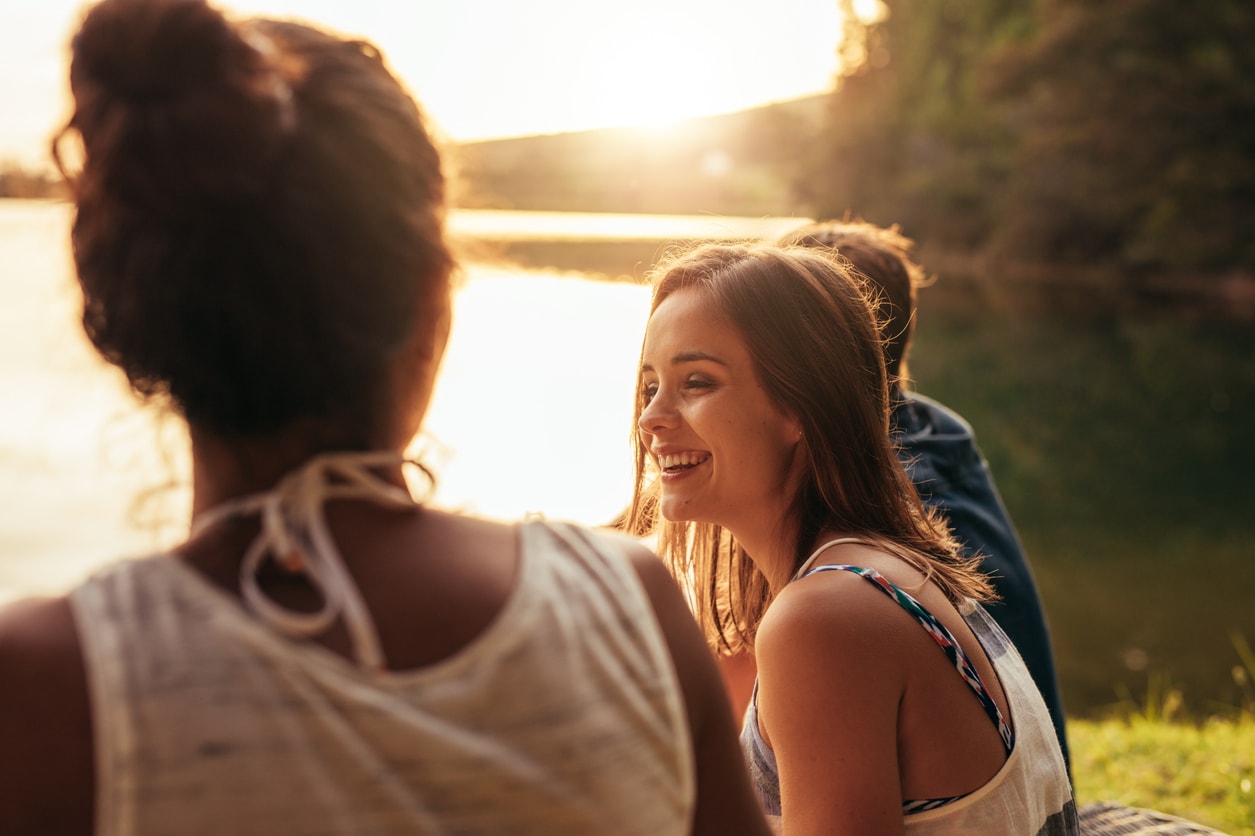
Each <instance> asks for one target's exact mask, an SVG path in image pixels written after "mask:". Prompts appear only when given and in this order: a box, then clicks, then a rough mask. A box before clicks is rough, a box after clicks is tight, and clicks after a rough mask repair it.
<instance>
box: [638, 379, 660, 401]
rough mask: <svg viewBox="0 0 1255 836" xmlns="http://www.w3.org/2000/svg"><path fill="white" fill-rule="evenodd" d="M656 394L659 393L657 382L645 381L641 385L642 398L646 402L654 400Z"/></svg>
mask: <svg viewBox="0 0 1255 836" xmlns="http://www.w3.org/2000/svg"><path fill="white" fill-rule="evenodd" d="M656 394H658V384H657V383H645V384H643V385H642V386H641V400H642V401H644V402H645V403H649V402H650V401H652V400H653V399H654V395H656Z"/></svg>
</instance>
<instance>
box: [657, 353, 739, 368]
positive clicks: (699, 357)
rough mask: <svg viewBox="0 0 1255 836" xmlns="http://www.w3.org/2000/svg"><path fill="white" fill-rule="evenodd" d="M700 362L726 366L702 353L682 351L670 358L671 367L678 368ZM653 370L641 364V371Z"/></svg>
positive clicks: (715, 358)
mask: <svg viewBox="0 0 1255 836" xmlns="http://www.w3.org/2000/svg"><path fill="white" fill-rule="evenodd" d="M701 362H706V363H717V364H718V365H720V366H727V365H728V364H727V363H726V362H724V361H723V360H721V359H720V358H718V357H716V356H715V355H713V354H707V353H706V352H704V351H684V352H681V353H680V354H677V355H675V356H674V357H672V358H671V365H673V366H678V365H680V364H681V363H701ZM653 370H654V367H653V366H651V365H650V364H649V363H642V364H641V371H643V372H652V371H653Z"/></svg>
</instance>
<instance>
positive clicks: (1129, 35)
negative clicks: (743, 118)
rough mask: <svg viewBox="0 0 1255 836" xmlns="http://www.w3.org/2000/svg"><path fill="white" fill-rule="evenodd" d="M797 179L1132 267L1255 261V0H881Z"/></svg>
mask: <svg viewBox="0 0 1255 836" xmlns="http://www.w3.org/2000/svg"><path fill="white" fill-rule="evenodd" d="M840 2H841V3H842V6H843V7H844V10H845V11H846V12H847V21H849V23H848V27H847V28H848V31H847V32H846V33H845V40H844V42H843V43H844V51H845V53H846V55H847V58H848V59H850V61H849V64H848V66H849V69H848V70H847V71H846V73H845V74H844V75H843V77H841V78H840V79H839V80H838V84H837V87H836V90H835V92H834V93H833V94H832V95H831V97H830V101H829V110H828V120H827V124H826V129H825V132H824V133H825V141H824V142H823V143H822V147H821V148H820V149H818V150H817V151H816V153H815V156H814V157H813V159H812V162H811V164H810V166H808V170H807V171H806V173H805V176H804V178H802V179H799V180H797V181H796V182H795V189H796V190H797V191H798V193H799V195H801V196H803V197H804V198H806V199H808V200H810V201H811V202H812V203H813V204H814V206H815V208H816V210H817V212H818V213H819V214H823V215H827V216H840V215H842V214H844V213H847V212H854V213H857V214H859V215H862V216H863V217H866V218H867V219H868V220H873V221H878V222H882V223H889V222H896V223H900V224H902V225H903V226H904V227H905V228H906V229H907V230H909V232H910V233H911V234H912V235H913V236H914V237H916V238H918V239H921V240H924V241H927V242H928V244H929V246H930V247H937V248H944V249H947V250H955V251H960V252H969V253H970V252H980V253H985V254H991V255H995V256H999V257H1001V258H1004V259H1009V260H1020V261H1024V262H1032V263H1037V264H1045V265H1052V266H1055V267H1057V268H1078V269H1084V268H1096V269H1099V270H1103V271H1105V272H1109V273H1113V274H1116V273H1118V274H1119V275H1121V276H1122V277H1124V279H1125V280H1127V281H1129V282H1131V283H1132V284H1134V285H1136V284H1137V283H1138V282H1139V281H1143V280H1145V281H1150V280H1152V278H1153V277H1156V276H1164V275H1173V276H1178V277H1182V278H1185V277H1192V278H1196V279H1202V280H1204V281H1208V280H1219V279H1221V278H1223V277H1226V276H1230V277H1231V276H1233V275H1234V274H1240V275H1244V276H1247V277H1249V276H1250V275H1251V272H1252V270H1253V268H1255V234H1252V232H1253V231H1255V230H1253V228H1252V227H1253V225H1255V224H1253V222H1252V219H1253V218H1255V49H1252V48H1251V46H1250V44H1251V43H1252V41H1253V40H1255V4H1252V3H1250V2H1249V0H1209V2H1207V3H1182V2H1178V0H1098V1H1097V2H1095V0H1036V2H1030V3H1025V2H1022V1H1020V2H1017V1H1016V0H887V3H886V5H885V10H886V14H885V15H884V16H883V17H882V18H881V19H879V20H876V21H873V22H869V23H862V22H860V21H858V20H857V18H856V17H854V16H853V14H852V12H853V5H854V3H853V0H840Z"/></svg>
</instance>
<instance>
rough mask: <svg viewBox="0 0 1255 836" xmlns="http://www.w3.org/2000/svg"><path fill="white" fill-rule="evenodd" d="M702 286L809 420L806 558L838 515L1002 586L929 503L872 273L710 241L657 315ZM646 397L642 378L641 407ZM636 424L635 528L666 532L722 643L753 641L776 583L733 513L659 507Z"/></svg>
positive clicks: (948, 575)
mask: <svg viewBox="0 0 1255 836" xmlns="http://www.w3.org/2000/svg"><path fill="white" fill-rule="evenodd" d="M690 288H696V289H698V290H699V291H700V292H702V293H704V294H706V295H707V297H708V299H709V301H710V302H711V303H712V305H713V307H714V308H715V309H716V310H718V311H719V312H720V313H721V314H723V315H725V316H727V317H728V318H729V319H730V320H731V321H732V323H733V324H734V325H735V327H736V328H737V329H738V330H739V331H740V333H741V337H742V338H743V339H744V341H745V344H746V346H747V348H748V350H749V353H750V356H751V357H752V359H753V362H754V365H755V369H756V372H757V374H758V376H759V380H760V382H761V384H762V385H763V387H764V389H765V390H766V391H767V393H768V396H769V397H770V398H771V399H772V400H773V401H774V402H775V403H776V404H777V406H779V407H780V409H781V410H782V411H784V412H785V413H787V414H790V415H793V416H795V418H796V420H797V421H798V422H799V424H800V425H801V427H802V432H803V436H804V439H805V441H804V444H803V445H802V448H803V453H802V455H803V456H804V457H805V474H804V477H803V483H802V485H801V487H800V489H798V491H797V492H796V494H795V495H794V496H793V497H792V498H791V502H790V506H789V512H788V516H789V517H790V519H789V520H787V521H785V523H786V524H787V529H786V530H792V531H796V532H797V534H796V542H795V544H794V546H795V548H794V551H795V557H794V564H793V570H794V571H795V570H796V569H797V568H798V567H799V566H800V565H801V563H802V561H803V560H805V558H806V556H807V553H808V551H809V550H810V549H811V548H813V546H814V545H815V538H816V537H817V536H818V535H819V533H820V532H821V531H822V530H824V529H835V530H838V531H843V532H850V533H851V534H855V535H858V536H861V537H864V538H866V539H868V540H871V541H873V542H875V543H876V544H878V545H880V546H881V547H883V548H885V549H886V550H889V551H891V552H892V553H894V554H896V555H898V556H900V557H902V558H903V559H904V560H906V561H908V562H909V563H911V564H912V565H913V566H915V567H917V568H918V569H920V570H921V571H922V572H924V573H925V575H926V576H927V577H929V578H930V579H931V580H932V581H933V582H934V583H936V584H937V586H938V587H940V588H941V590H942V591H943V592H944V593H945V594H946V596H947V597H949V598H950V599H951V600H953V601H956V602H957V601H959V600H960V599H962V598H963V597H968V596H970V597H973V598H977V599H979V600H985V599H988V598H989V597H991V595H992V589H991V587H990V585H989V582H988V581H987V580H986V579H985V577H984V576H983V575H981V574H980V573H979V572H978V571H977V570H976V565H977V564H976V561H973V560H969V559H966V558H963V557H962V556H961V555H960V552H959V548H958V544H957V543H956V542H955V540H954V539H953V537H952V536H951V535H950V533H949V530H948V528H947V527H946V525H945V523H944V522H943V521H941V519H940V518H938V517H937V516H935V515H934V513H933V512H932V511H931V510H928V509H926V508H925V506H924V505H923V503H921V501H920V499H919V495H918V494H917V493H916V490H915V488H914V486H913V485H912V483H911V480H910V478H909V477H908V476H907V473H906V471H905V469H904V468H903V466H902V464H901V463H900V461H899V460H898V457H897V454H896V452H895V450H894V448H893V446H892V444H891V442H890V440H889V388H888V382H887V376H886V373H885V362H884V352H883V347H882V344H881V339H880V332H879V329H878V327H877V319H876V314H875V310H874V307H873V306H874V304H875V303H874V301H873V299H872V297H871V296H870V295H869V294H868V292H867V289H866V287H865V285H864V283H863V281H862V280H861V279H860V278H859V277H857V275H856V274H855V273H854V272H853V271H851V270H849V269H847V268H845V267H843V266H842V265H841V264H840V263H839V262H838V261H836V260H834V259H832V258H829V257H827V256H826V255H824V254H821V253H819V252H816V251H814V250H809V249H805V248H800V247H798V248H783V247H772V246H767V245H703V246H700V247H698V248H696V249H694V250H691V251H688V252H684V253H681V254H679V255H676V256H673V257H672V258H670V259H669V260H667V261H665V262H663V263H662V264H661V265H660V266H659V268H658V269H657V270H656V272H655V274H654V281H653V300H652V304H651V307H650V312H651V315H652V313H653V311H655V310H657V308H658V306H659V305H660V304H661V303H662V302H663V301H664V300H665V299H667V298H668V297H669V296H671V295H672V294H673V293H675V292H677V291H679V290H682V289H690ZM644 405H645V400H644V393H643V391H640V388H639V384H638V392H637V398H636V408H635V415H634V419H637V420H638V419H639V418H640V416H641V413H642V411H643V409H644ZM632 432H633V441H634V447H635V454H636V456H635V457H636V483H635V490H634V493H633V500H632V505H631V508H630V509H629V511H628V519H627V529H628V530H629V531H632V532H634V533H637V534H642V533H645V532H649V531H655V532H656V533H657V535H658V550H659V553H660V554H661V555H662V557H663V559H664V560H665V561H666V562H667V564H668V566H669V567H670V568H671V570H672V572H673V574H675V575H676V577H677V579H678V580H679V581H680V583H681V585H682V586H684V587H685V588H686V589H687V590H688V591H689V593H690V597H691V603H692V604H693V606H694V609H695V611H696V613H697V616H698V620H699V621H700V622H701V624H702V626H703V628H704V630H705V632H706V635H707V638H708V640H709V641H710V642H711V643H712V645H713V646H714V647H715V648H716V649H717V650H721V651H724V652H729V651H737V650H740V649H742V648H744V647H746V646H752V644H753V638H754V634H755V633H756V631H757V628H758V623H759V621H760V620H761V619H762V615H763V613H764V612H765V611H766V609H767V606H768V604H770V603H771V592H770V590H771V587H772V585H771V583H769V581H768V578H767V577H765V576H764V574H763V573H762V571H761V570H760V569H759V568H758V567H757V566H756V565H755V564H754V562H753V561H752V560H751V559H750V558H749V556H748V555H747V554H746V553H745V551H744V549H743V548H741V546H740V545H739V544H738V543H737V542H736V539H735V538H734V537H733V536H732V534H731V533H730V532H729V531H728V530H727V529H725V528H723V527H722V526H718V525H715V524H711V523H690V522H684V521H674V522H673V521H666V520H661V519H660V518H659V517H658V512H657V490H658V483H657V475H658V474H657V469H656V466H655V464H654V463H653V461H652V459H651V458H650V456H649V455H648V451H647V449H646V446H645V442H644V440H643V438H642V436H641V431H640V429H639V427H638V426H637V425H636V423H635V422H634V423H633V430H632ZM781 489H782V490H783V489H784V486H783V485H781ZM790 574H791V573H790ZM772 580H775V581H777V582H778V581H779V580H780V579H772ZM785 580H787V578H785Z"/></svg>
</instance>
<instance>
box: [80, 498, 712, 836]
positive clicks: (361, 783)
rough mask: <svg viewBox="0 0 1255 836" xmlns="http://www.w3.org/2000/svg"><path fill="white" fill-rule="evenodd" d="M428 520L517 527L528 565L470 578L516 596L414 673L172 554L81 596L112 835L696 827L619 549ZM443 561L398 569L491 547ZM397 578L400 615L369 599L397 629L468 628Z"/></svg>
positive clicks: (671, 715) (645, 629)
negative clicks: (384, 664)
mask: <svg viewBox="0 0 1255 836" xmlns="http://www.w3.org/2000/svg"><path fill="white" fill-rule="evenodd" d="M427 515H428V514H427V513H426V512H424V513H423V514H422V515H421V516H427ZM432 516H434V517H435V519H433V520H432V521H431V522H429V523H428V526H429V527H431V528H432V529H434V532H433V533H434V534H435V537H434V538H428V540H427V542H429V543H433V544H434V543H436V542H439V538H440V537H441V536H443V534H442V533H441V530H442V529H444V530H445V531H446V532H448V533H455V532H460V533H463V534H465V533H471V532H472V531H473V530H474V529H476V528H479V529H481V531H479V532H476V533H475V534H474V535H473V537H472V539H470V540H469V541H468V542H470V543H476V542H479V541H481V540H482V536H483V535H484V534H487V535H488V537H489V538H499V537H500V536H501V535H502V534H503V533H507V534H508V536H509V537H510V538H511V539H513V538H515V537H517V546H515V545H514V544H513V543H508V544H507V549H506V550H505V554H506V555H510V554H511V553H512V552H513V553H515V554H517V560H516V561H514V563H516V566H511V565H510V561H509V560H506V561H502V560H501V559H500V558H496V557H494V558H490V560H492V561H493V562H494V563H495V564H497V565H498V566H500V567H502V569H498V568H489V569H486V570H485V569H479V570H473V571H475V572H476V573H477V574H480V575H481V576H482V577H484V578H487V579H494V578H500V577H503V576H504V577H506V578H507V579H508V581H509V584H508V587H507V588H508V592H507V595H506V598H505V600H504V601H503V603H502V605H501V606H500V607H499V608H498V611H496V612H495V614H494V615H493V616H492V617H491V618H490V620H489V623H488V624H487V626H486V628H485V629H484V630H483V631H482V632H481V633H480V634H478V635H476V636H474V637H472V638H471V639H470V641H469V643H467V644H465V646H463V647H461V648H459V649H456V650H455V651H454V652H453V653H452V655H446V656H444V657H443V658H441V659H440V660H439V661H436V662H434V663H429V664H424V665H422V666H421V667H417V668H411V669H402V670H394V669H389V670H382V671H370V670H363V669H362V668H361V667H360V666H357V665H354V664H352V663H351V662H349V661H348V660H346V659H344V658H343V657H341V656H340V655H338V654H337V653H335V652H329V651H328V649H327V647H325V646H323V645H320V644H313V643H308V642H305V643H293V642H291V641H287V640H284V639H282V638H280V637H277V636H276V635H274V632H273V631H272V630H270V629H268V628H266V627H264V626H263V625H261V624H259V623H258V622H257V620H256V619H255V618H254V617H253V616H252V615H250V614H248V613H247V612H246V611H244V610H243V609H242V608H241V606H240V602H239V601H238V600H237V599H235V598H233V597H232V596H230V595H224V594H223V592H222V590H220V589H219V588H217V587H216V586H214V585H213V584H211V583H207V582H206V580H205V578H204V577H203V576H202V575H200V574H199V573H198V572H195V571H194V570H189V567H188V566H187V565H186V564H184V563H182V562H181V561H177V560H169V559H167V558H166V557H164V556H159V557H154V558H149V559H147V560H144V561H132V562H128V563H125V564H121V565H120V566H118V567H116V568H114V569H113V570H111V571H109V572H107V573H105V574H102V575H100V576H98V577H97V578H95V579H93V580H92V581H91V582H90V583H88V584H87V585H86V586H84V587H83V588H81V589H79V590H78V591H76V592H75V594H74V597H73V601H74V606H75V611H76V614H77V616H78V620H79V623H80V624H81V625H82V632H81V636H82V639H83V642H84V648H85V651H86V652H85V656H86V659H87V661H88V670H89V677H90V680H91V683H92V689H91V690H92V693H93V698H94V713H95V716H96V718H97V719H98V721H99V731H98V738H97V739H98V750H99V751H98V753H97V758H98V763H99V764H100V772H99V774H98V776H97V792H98V796H99V803H98V809H99V810H100V812H101V819H100V822H99V825H100V828H101V829H100V832H104V833H113V832H130V831H131V829H132V828H133V827H134V828H137V829H138V831H139V832H161V831H162V830H163V829H171V830H178V831H179V832H181V833H194V832H206V833H221V832H232V833H249V832H256V833H271V832H275V831H276V829H277V828H285V829H289V830H290V831H291V832H302V833H304V832H320V829H325V830H326V831H327V832H343V833H356V832H378V833H393V832H395V833H402V832H405V833H410V832H450V833H457V832H477V833H488V832H542V831H545V832H598V833H642V834H644V833H668V832H671V833H684V832H688V828H689V826H690V822H691V819H692V816H693V806H694V792H693V759H692V746H691V745H690V743H689V739H688V721H687V717H686V713H685V712H686V708H685V701H684V697H683V694H682V692H681V689H680V687H679V682H678V680H677V678H676V675H675V673H674V670H673V668H672V665H671V662H670V654H669V650H668V645H667V642H666V639H665V637H664V635H663V633H662V631H661V630H660V629H659V626H658V622H657V620H656V618H655V617H654V615H653V611H652V606H651V604H650V601H649V598H648V596H647V595H646V593H645V590H644V588H643V586H642V584H641V582H640V580H639V579H638V578H637V577H636V575H635V571H634V570H633V568H632V566H631V564H630V563H629V561H628V560H627V555H626V551H625V550H626V549H627V548H629V547H628V546H627V544H626V541H621V540H618V539H607V538H603V537H597V536H592V535H590V534H589V533H588V532H584V531H581V530H578V529H574V528H570V527H565V526H550V525H545V524H542V523H539V522H533V523H528V524H525V525H523V526H521V527H518V528H517V529H511V528H504V527H499V526H494V525H491V524H487V523H473V524H472V525H470V526H468V525H467V524H466V521H464V520H459V519H456V518H449V517H443V515H432ZM459 550H461V551H464V552H466V554H463V555H460V556H459V555H458V554H457V553H456V552H457V551H459ZM432 551H433V552H435V553H434V554H429V555H424V554H408V555H398V559H409V560H411V561H413V562H415V563H421V562H423V561H424V560H428V561H430V562H433V563H434V562H435V561H437V560H439V561H441V562H444V561H448V565H456V564H457V563H458V558H459V557H463V558H469V560H468V561H467V562H471V563H474V562H477V561H478V562H482V560H483V557H482V555H483V554H484V553H483V552H482V551H477V550H476V548H475V547H474V546H473V545H472V546H471V547H470V548H467V547H465V546H462V547H459V546H456V545H455V546H454V548H453V549H452V551H453V552H454V553H452V554H448V553H446V554H439V552H438V551H437V550H435V549H433V550H432ZM437 555H438V556H437ZM503 570H504V571H503ZM419 574H421V573H419ZM389 576H390V578H391V579H392V585H393V587H394V590H395V591H394V592H393V593H383V594H384V595H387V594H392V595H394V596H395V597H394V600H395V602H396V603H400V604H402V605H403V606H408V604H407V602H408V601H410V600H413V602H414V603H413V605H412V607H410V610H409V611H410V613H411V614H410V616H409V618H408V619H406V618H405V616H404V614H402V613H399V612H389V610H390V609H394V605H393V604H391V603H385V602H384V600H385V599H384V598H383V597H381V595H376V594H374V593H372V592H369V591H366V590H364V597H365V598H366V600H367V602H368V606H369V607H370V609H371V610H372V611H378V612H380V614H381V618H380V621H381V622H384V623H385V625H386V623H387V622H388V621H389V620H392V621H394V623H396V624H397V625H398V626H399V625H402V624H404V623H405V621H408V622H409V624H410V626H411V627H412V628H413V629H411V630H409V631H408V632H410V633H413V632H414V631H415V630H417V631H419V632H420V633H421V632H423V631H424V630H432V629H435V630H436V631H437V632H438V631H439V625H440V624H441V623H445V622H447V621H449V620H452V621H454V622H455V626H454V630H453V632H455V633H456V632H457V631H458V630H459V627H458V626H456V623H457V622H461V621H465V619H463V618H462V617H461V616H460V615H457V614H456V613H458V612H459V611H460V610H461V609H462V605H463V604H468V605H469V607H468V608H469V609H471V610H475V609H480V610H481V612H482V611H485V610H483V609H482V607H481V606H480V604H479V603H477V602H475V601H473V600H471V601H468V600H467V599H468V596H467V595H465V594H463V590H465V589H466V588H467V586H466V585H465V584H464V583H462V582H461V581H459V582H458V583H457V584H455V585H454V586H451V587H449V588H448V590H447V592H448V593H449V594H447V595H446V597H445V603H444V605H443V606H442V607H441V610H442V612H436V613H423V612H421V611H420V610H421V609H422V607H424V606H425V605H427V606H430V605H431V604H432V603H433V601H434V599H432V598H431V597H430V596H426V595H423V594H421V593H416V594H414V595H413V597H412V599H411V598H410V595H409V594H408V593H407V590H406V589H405V587H406V585H407V584H406V581H405V580H404V573H400V572H391V573H389ZM493 585H494V586H495V585H496V584H495V582H493ZM409 592H415V591H414V590H409ZM372 597H374V598H375V599H376V600H375V601H374V602H372V601H371V600H370V599H371V598H372ZM471 597H472V598H473V597H474V596H471ZM451 614H452V615H451ZM472 620H479V619H478V618H477V617H476V618H473V619H472ZM402 629H404V628H402ZM395 633H396V631H395V630H394V629H392V628H390V627H388V626H383V627H382V628H381V630H380V635H381V638H382V644H383V646H384V648H385V653H387V652H388V648H389V647H392V648H395V649H397V650H399V651H400V652H402V653H404V652H406V645H407V642H406V641H405V640H404V639H403V638H402V637H401V636H399V635H395ZM424 644H429V643H426V642H423V641H419V642H417V645H418V646H422V645H424ZM120 648H125V651H124V652H118V649H120ZM389 667H390V668H391V667H392V665H391V664H390V666H389ZM189 718H195V721H194V722H189ZM137 744H138V745H137ZM293 798H301V799H304V800H303V802H302V804H301V805H300V806H299V807H294V806H293V805H292V803H291V802H292V799H293ZM197 827H199V828H201V831H197V830H196V828H197Z"/></svg>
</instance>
